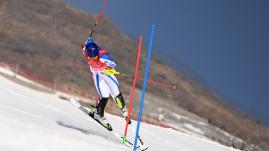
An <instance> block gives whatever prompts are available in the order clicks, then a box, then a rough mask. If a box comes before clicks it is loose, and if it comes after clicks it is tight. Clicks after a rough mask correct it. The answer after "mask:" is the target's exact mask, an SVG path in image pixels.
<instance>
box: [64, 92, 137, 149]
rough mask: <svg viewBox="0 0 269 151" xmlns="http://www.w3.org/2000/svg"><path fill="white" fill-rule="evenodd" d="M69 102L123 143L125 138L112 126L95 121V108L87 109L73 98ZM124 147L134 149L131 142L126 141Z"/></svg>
mask: <svg viewBox="0 0 269 151" xmlns="http://www.w3.org/2000/svg"><path fill="white" fill-rule="evenodd" d="M68 101H69V102H70V103H71V104H72V105H74V106H75V107H77V108H78V109H79V110H80V111H82V112H83V113H85V114H87V115H89V117H91V118H92V119H94V120H95V121H96V122H97V123H98V124H100V125H101V126H102V127H104V128H105V129H106V130H108V131H109V132H110V133H111V134H112V135H114V136H115V137H116V138H117V139H118V140H119V141H121V142H123V139H124V137H123V136H121V135H120V133H118V132H117V131H115V130H114V129H113V128H112V126H111V125H110V124H109V125H110V126H109V127H107V126H105V125H103V124H102V123H101V122H100V121H99V120H97V119H95V118H94V116H93V112H94V108H87V107H84V106H83V105H81V104H80V103H79V102H78V101H76V100H75V99H74V98H73V97H71V98H69V99H68ZM124 142H125V143H124V145H126V146H128V147H132V146H133V143H131V142H130V141H129V140H126V141H124Z"/></svg>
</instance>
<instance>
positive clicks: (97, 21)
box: [89, 0, 106, 38]
mask: <svg viewBox="0 0 269 151" xmlns="http://www.w3.org/2000/svg"><path fill="white" fill-rule="evenodd" d="M105 5H106V0H104V1H103V6H102V9H101V10H100V11H99V13H98V16H97V17H96V21H95V24H94V25H93V27H92V30H91V33H90V37H89V38H92V35H93V32H94V29H95V27H96V26H97V24H98V23H99V22H100V20H101V18H102V14H103V11H104V9H105Z"/></svg>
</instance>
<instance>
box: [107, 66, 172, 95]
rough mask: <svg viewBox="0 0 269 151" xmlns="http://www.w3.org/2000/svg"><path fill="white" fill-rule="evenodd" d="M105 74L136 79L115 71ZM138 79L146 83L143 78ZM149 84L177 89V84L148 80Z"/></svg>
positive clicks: (108, 70) (109, 70)
mask: <svg viewBox="0 0 269 151" xmlns="http://www.w3.org/2000/svg"><path fill="white" fill-rule="evenodd" d="M104 74H107V75H114V74H117V75H121V76H125V77H130V78H134V76H133V75H130V74H126V73H121V72H118V71H116V70H115V69H106V70H104ZM136 79H137V80H139V81H144V78H142V77H136ZM147 82H148V83H150V84H153V85H158V86H161V87H165V88H172V89H173V90H176V89H177V87H176V85H175V84H174V85H171V84H167V83H163V82H158V81H154V80H147Z"/></svg>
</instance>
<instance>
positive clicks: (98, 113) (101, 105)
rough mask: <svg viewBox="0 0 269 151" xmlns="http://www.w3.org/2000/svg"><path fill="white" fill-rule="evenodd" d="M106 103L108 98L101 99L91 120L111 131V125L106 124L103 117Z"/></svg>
mask: <svg viewBox="0 0 269 151" xmlns="http://www.w3.org/2000/svg"><path fill="white" fill-rule="evenodd" d="M107 102H108V98H101V99H100V101H99V103H98V105H97V107H96V108H95V110H94V113H93V118H94V119H95V120H96V121H97V122H99V123H100V124H102V125H103V126H104V127H105V128H106V129H108V130H110V131H111V130H112V127H111V125H110V124H109V123H108V122H107V120H106V118H105V117H104V112H105V107H106V104H107Z"/></svg>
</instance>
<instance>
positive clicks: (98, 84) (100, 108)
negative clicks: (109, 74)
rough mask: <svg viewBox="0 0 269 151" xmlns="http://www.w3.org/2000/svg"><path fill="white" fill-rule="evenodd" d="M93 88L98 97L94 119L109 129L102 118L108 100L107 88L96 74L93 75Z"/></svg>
mask: <svg viewBox="0 0 269 151" xmlns="http://www.w3.org/2000/svg"><path fill="white" fill-rule="evenodd" d="M93 79H94V84H95V88H96V90H97V92H98V94H99V95H100V100H99V101H98V103H97V105H96V112H95V113H94V118H95V119H97V120H99V121H100V122H101V123H102V124H103V125H104V126H107V127H109V126H110V125H109V124H108V123H107V121H106V119H105V118H104V111H105V108H106V105H107V102H108V98H109V95H110V94H109V88H108V86H107V84H106V82H105V80H104V79H103V78H102V77H101V76H100V75H98V74H93Z"/></svg>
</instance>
